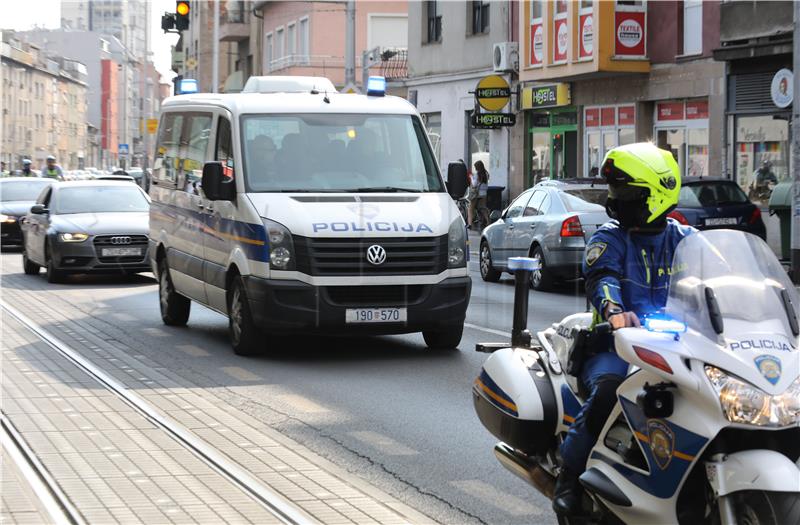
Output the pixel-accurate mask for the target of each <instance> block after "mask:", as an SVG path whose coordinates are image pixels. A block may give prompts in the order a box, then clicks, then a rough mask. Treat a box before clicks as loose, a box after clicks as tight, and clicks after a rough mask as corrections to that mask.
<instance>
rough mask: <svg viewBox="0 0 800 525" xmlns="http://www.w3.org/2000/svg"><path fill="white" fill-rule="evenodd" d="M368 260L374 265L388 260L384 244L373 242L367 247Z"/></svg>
mask: <svg viewBox="0 0 800 525" xmlns="http://www.w3.org/2000/svg"><path fill="white" fill-rule="evenodd" d="M367 262H368V263H370V264H371V265H373V266H380V265H381V264H383V263H385V262H386V250H385V249H384V248H383V246H380V245H378V244H373V245H372V246H370V247H369V248H367Z"/></svg>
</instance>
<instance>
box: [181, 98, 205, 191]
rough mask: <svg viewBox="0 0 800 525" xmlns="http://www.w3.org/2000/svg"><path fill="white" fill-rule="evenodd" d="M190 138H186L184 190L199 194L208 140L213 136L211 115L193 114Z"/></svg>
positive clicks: (190, 124)
mask: <svg viewBox="0 0 800 525" xmlns="http://www.w3.org/2000/svg"><path fill="white" fill-rule="evenodd" d="M188 128H189V136H188V137H186V154H185V156H184V159H183V174H184V176H185V178H186V180H185V181H184V183H185V187H184V189H185V190H186V191H188V192H190V193H197V190H196V186H197V183H198V182H199V181H200V179H202V177H203V164H205V161H206V159H207V157H206V152H207V151H208V140H209V137H210V135H211V115H210V114H207V113H201V114H193V115H191V116H190V117H189V125H188Z"/></svg>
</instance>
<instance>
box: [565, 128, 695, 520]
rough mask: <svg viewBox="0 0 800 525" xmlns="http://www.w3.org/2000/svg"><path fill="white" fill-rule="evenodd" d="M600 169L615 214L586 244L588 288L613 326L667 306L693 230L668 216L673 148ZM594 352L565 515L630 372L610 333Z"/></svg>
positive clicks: (626, 151) (614, 155)
mask: <svg viewBox="0 0 800 525" xmlns="http://www.w3.org/2000/svg"><path fill="white" fill-rule="evenodd" d="M600 175H601V176H602V177H603V178H604V179H605V180H606V182H607V183H608V200H607V201H606V211H607V213H608V215H609V217H611V218H612V219H613V220H611V221H609V222H607V223H606V224H604V225H603V226H602V227H601V228H599V229H598V230H597V231H596V232H595V233H594V235H592V237H591V239H590V240H589V243H588V245H587V246H586V251H585V252H584V260H583V273H584V276H585V278H586V294H587V296H588V298H589V301H590V302H591V303H592V306H593V307H594V315H595V323H598V322H601V321H607V322H609V323H610V324H611V326H612V327H613V328H614V329H617V328H623V327H635V326H640V318H641V317H642V316H643V315H645V314H649V313H653V312H655V311H656V310H658V309H660V308H663V307H664V306H665V305H666V302H667V291H668V289H669V276H670V274H671V265H672V255H673V253H674V251H675V248H676V246H677V245H678V243H679V242H680V241H681V239H683V238H684V237H685V236H687V235H689V234H691V233H692V232H694V231H695V230H694V228H692V227H690V226H682V225H681V224H679V223H678V222H677V221H675V220H673V219H668V218H667V214H668V213H669V212H670V211H672V210H673V209H674V208H675V206H676V205H677V204H678V193H679V192H680V188H681V181H680V170H679V168H678V164H677V163H676V162H675V159H674V157H673V156H672V153H670V152H669V151H666V150H662V149H659V148H657V147H656V146H654V145H653V144H652V143H649V142H647V143H637V144H628V145H625V146H620V147H617V148H614V149H612V150H611V151H609V152H608V154H607V155H606V158H605V160H604V161H603V165H602V167H601V169H600ZM591 351H592V353H593V355H591V357H589V358H588V359H587V360H586V361H585V362H584V364H583V366H582V368H581V371H580V375H579V380H580V381H581V383H582V385H583V386H584V387H585V389H586V392H588V397H587V399H586V403H585V404H584V405H583V407H582V408H581V410H580V412H579V413H578V416H577V417H576V418H575V422H574V423H573V424H572V426H571V427H570V429H569V432H568V434H567V437H566V439H565V440H564V442H563V443H562V445H561V456H562V459H563V469H562V470H561V472H560V473H559V476H558V480H557V482H556V488H555V494H554V497H553V510H555V512H556V513H558V514H562V515H575V514H580V511H581V507H582V505H581V503H582V499H583V488H582V487H581V484H580V481H579V480H578V477H579V476H580V475H581V474H582V473H583V471H584V469H585V468H586V462H587V460H588V459H589V453H590V452H591V449H592V447H593V446H594V444H595V442H596V441H597V438H598V437H599V435H600V432H601V430H602V429H603V426H604V425H605V423H606V419H607V418H608V416H609V415H610V413H611V410H612V409H613V408H614V405H615V404H616V402H617V396H616V391H617V387H619V385H620V384H621V383H622V381H623V380H624V378H625V376H626V375H627V372H628V363H626V362H625V361H623V360H622V359H621V358H620V357H618V356H617V354H616V353H615V352H614V351H613V340H612V339H611V338H610V337H609V338H606V339H604V340H603V342H602V344H598V346H597V347H596V348H593V349H591Z"/></svg>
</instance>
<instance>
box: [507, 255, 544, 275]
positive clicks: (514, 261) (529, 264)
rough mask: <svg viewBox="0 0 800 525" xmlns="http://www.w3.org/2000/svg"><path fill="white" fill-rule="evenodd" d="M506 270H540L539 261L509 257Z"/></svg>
mask: <svg viewBox="0 0 800 525" xmlns="http://www.w3.org/2000/svg"><path fill="white" fill-rule="evenodd" d="M508 269H509V270H511V271H516V270H522V271H528V272H533V271H536V270H539V269H541V265H540V264H539V259H532V258H530V257H509V258H508Z"/></svg>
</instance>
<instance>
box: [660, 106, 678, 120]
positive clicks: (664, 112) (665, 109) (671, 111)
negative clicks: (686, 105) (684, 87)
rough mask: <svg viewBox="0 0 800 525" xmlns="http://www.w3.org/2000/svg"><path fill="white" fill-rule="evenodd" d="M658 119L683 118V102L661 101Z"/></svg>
mask: <svg viewBox="0 0 800 525" xmlns="http://www.w3.org/2000/svg"><path fill="white" fill-rule="evenodd" d="M656 108H657V112H658V113H657V120H683V102H659V103H658V104H657V105H656Z"/></svg>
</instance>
